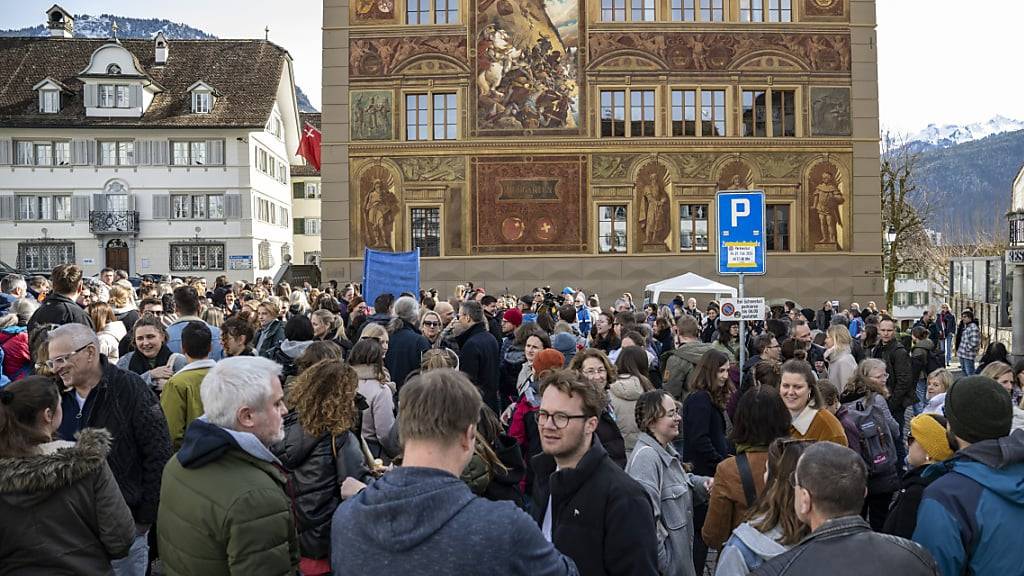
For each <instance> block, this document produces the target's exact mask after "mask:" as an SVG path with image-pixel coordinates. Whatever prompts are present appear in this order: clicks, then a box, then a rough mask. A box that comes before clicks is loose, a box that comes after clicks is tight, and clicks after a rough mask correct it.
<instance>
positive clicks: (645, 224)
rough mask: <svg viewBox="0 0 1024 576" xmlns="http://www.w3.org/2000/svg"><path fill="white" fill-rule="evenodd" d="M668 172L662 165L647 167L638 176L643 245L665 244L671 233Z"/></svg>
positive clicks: (639, 214)
mask: <svg viewBox="0 0 1024 576" xmlns="http://www.w3.org/2000/svg"><path fill="white" fill-rule="evenodd" d="M669 185H670V184H669V179H668V170H667V169H666V168H665V166H663V165H662V164H660V163H657V162H655V163H652V164H649V165H647V166H645V167H644V168H643V169H642V170H641V171H640V173H639V174H638V175H637V186H636V193H637V200H638V204H639V211H638V223H639V225H640V235H641V238H642V243H643V244H645V245H653V244H663V243H664V242H665V237H666V236H667V235H668V232H669V215H668V189H669Z"/></svg>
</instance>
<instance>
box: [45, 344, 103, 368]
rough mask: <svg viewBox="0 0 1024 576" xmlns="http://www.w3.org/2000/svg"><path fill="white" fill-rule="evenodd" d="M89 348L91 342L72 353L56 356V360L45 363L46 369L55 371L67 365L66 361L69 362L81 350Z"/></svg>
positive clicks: (52, 359)
mask: <svg viewBox="0 0 1024 576" xmlns="http://www.w3.org/2000/svg"><path fill="white" fill-rule="evenodd" d="M89 346H92V342H90V343H88V344H86V345H85V346H82V347H81V348H79V349H78V350H75V351H74V352H71V353H68V354H64V355H63V356H57V357H56V358H51V359H49V360H47V361H46V367H47V368H49V369H50V370H56V369H58V368H60V367H62V366H64V365H65V364H67V363H68V361H69V360H71V359H72V358H73V357H74V356H75V355H76V354H78V353H79V352H81V351H82V350H85V349H86V348H88V347H89Z"/></svg>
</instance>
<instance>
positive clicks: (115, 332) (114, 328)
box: [96, 320, 128, 364]
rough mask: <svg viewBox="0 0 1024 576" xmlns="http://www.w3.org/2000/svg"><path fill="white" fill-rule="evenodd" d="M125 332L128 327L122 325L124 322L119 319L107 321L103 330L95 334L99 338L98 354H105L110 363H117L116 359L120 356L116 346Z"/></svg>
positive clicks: (126, 332)
mask: <svg viewBox="0 0 1024 576" xmlns="http://www.w3.org/2000/svg"><path fill="white" fill-rule="evenodd" d="M127 334H128V329H127V328H125V327H124V322H121V321H120V320H116V321H114V322H107V325H106V326H104V327H103V330H100V331H99V332H97V333H96V336H98V337H99V339H100V354H105V355H106V356H107V360H108V361H110V363H111V364H117V360H118V358H119V357H120V355H119V354H118V352H117V347H118V346H119V345H120V344H121V339H122V338H124V337H125V336H126V335H127Z"/></svg>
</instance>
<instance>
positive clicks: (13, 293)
mask: <svg viewBox="0 0 1024 576" xmlns="http://www.w3.org/2000/svg"><path fill="white" fill-rule="evenodd" d="M4 308H8V310H9V311H10V312H11V313H12V314H17V315H18V324H19V325H20V326H24V325H26V324H28V321H29V319H30V318H31V317H32V314H34V313H35V311H36V309H37V308H39V302H38V301H37V300H36V299H35V298H32V297H30V296H29V295H28V282H26V281H25V277H24V276H22V275H20V274H8V275H6V276H4V278H3V280H0V310H2V309H4Z"/></svg>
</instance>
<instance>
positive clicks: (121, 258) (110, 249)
mask: <svg viewBox="0 0 1024 576" xmlns="http://www.w3.org/2000/svg"><path fill="white" fill-rule="evenodd" d="M107 268H113V269H114V270H124V271H126V272H129V273H130V271H129V270H128V244H127V243H126V242H125V241H124V240H120V239H117V238H115V239H113V240H111V241H110V242H107Z"/></svg>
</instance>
